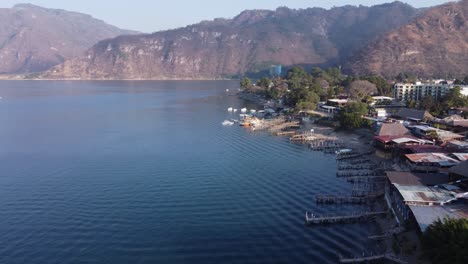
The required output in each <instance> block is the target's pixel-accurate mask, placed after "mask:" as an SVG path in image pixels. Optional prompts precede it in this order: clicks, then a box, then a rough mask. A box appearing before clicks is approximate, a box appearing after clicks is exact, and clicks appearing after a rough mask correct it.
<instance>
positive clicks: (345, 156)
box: [336, 151, 373, 160]
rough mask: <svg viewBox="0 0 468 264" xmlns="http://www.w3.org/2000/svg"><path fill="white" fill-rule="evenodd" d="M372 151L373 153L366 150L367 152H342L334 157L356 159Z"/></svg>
mask: <svg viewBox="0 0 468 264" xmlns="http://www.w3.org/2000/svg"><path fill="white" fill-rule="evenodd" d="M372 153H373V151H367V152H364V153H353V154H342V155H338V156H336V159H337V160H349V159H356V158H361V157H365V156H367V155H370V154H372Z"/></svg>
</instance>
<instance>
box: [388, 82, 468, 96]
mask: <svg viewBox="0 0 468 264" xmlns="http://www.w3.org/2000/svg"><path fill="white" fill-rule="evenodd" d="M455 86H457V85H454V84H452V83H451V82H444V81H440V80H439V81H434V82H430V83H422V82H415V83H396V84H395V85H394V87H393V88H394V90H393V92H394V97H395V99H397V100H400V101H410V100H414V101H421V100H422V99H423V98H424V97H426V96H428V95H430V96H432V98H434V99H436V100H437V99H441V98H442V97H444V96H445V95H446V94H448V93H449V91H450V90H451V89H453V87H455ZM459 86H460V85H459ZM460 87H461V93H462V94H463V95H465V96H468V86H460Z"/></svg>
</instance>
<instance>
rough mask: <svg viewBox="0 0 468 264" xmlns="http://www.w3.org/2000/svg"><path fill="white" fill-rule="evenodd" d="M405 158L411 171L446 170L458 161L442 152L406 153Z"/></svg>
mask: <svg viewBox="0 0 468 264" xmlns="http://www.w3.org/2000/svg"><path fill="white" fill-rule="evenodd" d="M405 158H406V160H407V164H408V166H409V167H410V169H411V171H421V172H446V171H447V170H448V169H449V168H450V167H453V166H455V165H457V164H458V163H459V161H458V160H456V159H453V158H451V157H449V156H448V155H447V154H444V153H415V154H406V155H405Z"/></svg>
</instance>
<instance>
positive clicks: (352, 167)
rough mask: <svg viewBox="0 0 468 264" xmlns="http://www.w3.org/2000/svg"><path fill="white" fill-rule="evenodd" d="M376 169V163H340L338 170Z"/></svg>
mask: <svg viewBox="0 0 468 264" xmlns="http://www.w3.org/2000/svg"><path fill="white" fill-rule="evenodd" d="M370 169H375V165H374V164H365V163H364V164H363V163H360V164H343V165H338V170H370Z"/></svg>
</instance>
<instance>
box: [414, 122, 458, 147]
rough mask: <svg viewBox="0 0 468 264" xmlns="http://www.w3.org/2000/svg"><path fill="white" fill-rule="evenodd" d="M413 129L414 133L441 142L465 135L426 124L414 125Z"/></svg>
mask: <svg viewBox="0 0 468 264" xmlns="http://www.w3.org/2000/svg"><path fill="white" fill-rule="evenodd" d="M411 131H412V132H413V134H414V135H416V136H418V137H421V138H424V139H436V140H438V141H439V142H441V143H444V142H448V141H450V140H455V139H461V138H464V136H462V135H459V134H455V133H452V132H450V131H447V130H442V129H438V128H435V127H430V126H426V125H417V126H412V127H411Z"/></svg>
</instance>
